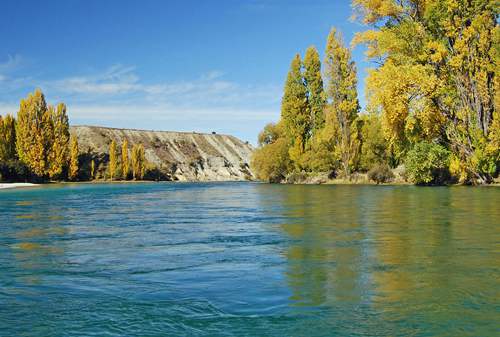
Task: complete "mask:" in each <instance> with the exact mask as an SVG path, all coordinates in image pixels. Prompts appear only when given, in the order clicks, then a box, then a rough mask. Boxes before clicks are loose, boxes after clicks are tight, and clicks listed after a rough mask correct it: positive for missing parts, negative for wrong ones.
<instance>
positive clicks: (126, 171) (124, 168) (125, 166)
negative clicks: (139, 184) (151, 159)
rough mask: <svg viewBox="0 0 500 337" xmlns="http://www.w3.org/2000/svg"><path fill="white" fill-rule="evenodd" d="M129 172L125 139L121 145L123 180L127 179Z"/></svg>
mask: <svg viewBox="0 0 500 337" xmlns="http://www.w3.org/2000/svg"><path fill="white" fill-rule="evenodd" d="M129 172H130V162H129V160H128V141H127V140H126V139H125V140H124V141H123V144H122V175H123V179H124V180H127V179H128V174H129Z"/></svg>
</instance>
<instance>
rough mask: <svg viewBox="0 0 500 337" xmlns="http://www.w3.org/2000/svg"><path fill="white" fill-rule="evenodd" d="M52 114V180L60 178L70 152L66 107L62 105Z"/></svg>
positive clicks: (52, 110) (50, 162)
mask: <svg viewBox="0 0 500 337" xmlns="http://www.w3.org/2000/svg"><path fill="white" fill-rule="evenodd" d="M49 111H51V112H52V124H53V134H52V137H51V138H52V144H51V151H50V154H49V172H48V173H49V176H50V178H52V179H55V178H60V177H61V175H62V172H63V168H64V166H65V165H66V163H67V162H68V152H69V138H70V136H69V119H68V115H67V113H66V105H64V103H60V104H58V105H57V108H56V109H55V110H54V109H52V108H50V109H49Z"/></svg>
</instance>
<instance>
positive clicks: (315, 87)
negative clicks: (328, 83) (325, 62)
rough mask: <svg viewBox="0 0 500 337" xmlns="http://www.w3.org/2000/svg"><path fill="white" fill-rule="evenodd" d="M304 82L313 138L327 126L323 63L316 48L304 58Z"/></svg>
mask: <svg viewBox="0 0 500 337" xmlns="http://www.w3.org/2000/svg"><path fill="white" fill-rule="evenodd" d="M304 80H305V85H306V88H307V101H308V107H309V113H310V128H311V133H312V135H311V136H313V135H314V134H315V133H317V132H318V131H319V130H321V129H322V128H323V126H324V124H325V111H324V110H325V94H324V91H323V78H322V76H321V61H320V57H319V53H318V51H317V49H316V48H315V47H314V46H311V47H309V48H308V49H307V51H306V56H305V57H304Z"/></svg>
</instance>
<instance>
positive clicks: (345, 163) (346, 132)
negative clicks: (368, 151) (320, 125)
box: [324, 28, 359, 178]
mask: <svg viewBox="0 0 500 337" xmlns="http://www.w3.org/2000/svg"><path fill="white" fill-rule="evenodd" d="M324 65H325V79H326V96H327V99H328V105H329V113H328V117H327V123H330V127H331V129H332V132H333V134H331V136H332V137H333V140H334V143H335V152H336V155H337V156H338V157H339V159H340V164H341V166H342V169H343V171H344V172H343V173H344V176H345V177H346V178H350V166H351V162H352V161H353V159H354V156H355V154H356V141H355V137H354V135H353V134H354V133H356V130H353V129H354V123H353V122H354V120H355V119H356V117H357V115H358V111H359V103H358V93H357V88H356V85H357V79H356V65H355V63H354V61H352V59H351V51H350V49H349V48H347V47H345V46H344V43H343V40H342V37H341V36H340V34H339V33H337V30H336V29H335V28H332V30H331V31H330V34H329V36H328V41H327V45H326V52H325V62H324Z"/></svg>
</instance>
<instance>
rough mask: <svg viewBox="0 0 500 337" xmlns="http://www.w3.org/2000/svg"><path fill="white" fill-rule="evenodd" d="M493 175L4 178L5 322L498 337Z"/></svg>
mask: <svg viewBox="0 0 500 337" xmlns="http://www.w3.org/2000/svg"><path fill="white" fill-rule="evenodd" d="M499 247H500V188H496V187H487V188H469V187H433V188H430V187H429V188H427V187H412V186H282V185H267V184H257V183H206V184H205V183H144V184H80V185H63V186H58V185H52V186H47V187H41V188H33V189H23V190H10V191H0V336H141V337H143V336H144V337H145V336H495V335H496V336H498V335H499V333H500V329H499V325H498V321H499V320H498V319H499V317H500V303H499V297H500V296H499V295H500V294H499V292H500V285H499V279H500V250H499Z"/></svg>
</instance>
